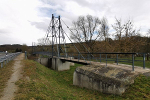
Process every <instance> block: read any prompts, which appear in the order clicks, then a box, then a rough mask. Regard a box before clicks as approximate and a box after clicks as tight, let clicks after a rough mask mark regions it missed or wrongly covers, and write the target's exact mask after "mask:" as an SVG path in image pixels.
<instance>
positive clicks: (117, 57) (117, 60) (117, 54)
mask: <svg viewBox="0 0 150 100" xmlns="http://www.w3.org/2000/svg"><path fill="white" fill-rule="evenodd" d="M117 65H118V54H117Z"/></svg>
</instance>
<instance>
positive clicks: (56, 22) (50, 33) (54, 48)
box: [45, 14, 67, 57]
mask: <svg viewBox="0 0 150 100" xmlns="http://www.w3.org/2000/svg"><path fill="white" fill-rule="evenodd" d="M47 40H48V41H51V52H52V57H53V56H57V57H60V53H61V52H62V53H64V54H65V56H67V52H66V45H65V44H66V39H65V34H64V31H63V28H62V24H61V20H60V16H58V17H54V15H53V14H52V19H51V21H50V24H49V26H48V29H47V32H46V40H45V42H47Z"/></svg>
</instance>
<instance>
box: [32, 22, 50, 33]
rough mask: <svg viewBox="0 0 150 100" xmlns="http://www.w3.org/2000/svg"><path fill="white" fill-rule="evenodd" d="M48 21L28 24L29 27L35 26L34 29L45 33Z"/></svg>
mask: <svg viewBox="0 0 150 100" xmlns="http://www.w3.org/2000/svg"><path fill="white" fill-rule="evenodd" d="M49 22H50V20H44V21H43V22H30V24H31V25H33V26H35V27H36V28H38V29H40V30H43V31H46V30H47V27H48V24H49Z"/></svg>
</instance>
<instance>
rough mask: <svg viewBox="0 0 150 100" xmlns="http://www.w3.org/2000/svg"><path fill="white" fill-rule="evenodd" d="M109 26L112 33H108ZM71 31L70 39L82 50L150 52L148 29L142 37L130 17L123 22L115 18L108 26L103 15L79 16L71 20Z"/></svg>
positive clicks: (149, 31)
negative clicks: (99, 16)
mask: <svg viewBox="0 0 150 100" xmlns="http://www.w3.org/2000/svg"><path fill="white" fill-rule="evenodd" d="M110 28H113V31H112V33H113V34H110V32H109V30H110ZM71 31H72V32H71V36H70V37H71V39H72V40H74V41H75V42H76V43H79V45H78V47H79V49H80V51H82V52H87V51H89V52H124V53H127V52H144V53H150V37H149V35H150V29H149V30H148V31H147V36H144V37H143V36H142V33H141V31H140V29H135V28H134V24H133V21H132V20H130V19H129V20H127V21H126V22H123V21H122V20H121V19H118V18H115V23H114V24H112V25H111V26H110V25H109V24H108V20H107V18H105V17H103V18H102V19H99V18H98V17H93V16H92V15H87V16H79V17H78V19H77V20H76V21H73V22H72V28H71ZM110 37H114V38H113V39H111V38H110ZM83 45H84V46H83Z"/></svg>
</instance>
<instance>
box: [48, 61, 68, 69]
mask: <svg viewBox="0 0 150 100" xmlns="http://www.w3.org/2000/svg"><path fill="white" fill-rule="evenodd" d="M51 59H52V64H51V65H52V66H51V68H52V69H54V70H57V71H64V70H69V69H70V62H67V61H65V60H61V59H59V58H51Z"/></svg>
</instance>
